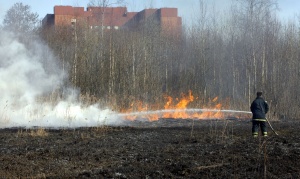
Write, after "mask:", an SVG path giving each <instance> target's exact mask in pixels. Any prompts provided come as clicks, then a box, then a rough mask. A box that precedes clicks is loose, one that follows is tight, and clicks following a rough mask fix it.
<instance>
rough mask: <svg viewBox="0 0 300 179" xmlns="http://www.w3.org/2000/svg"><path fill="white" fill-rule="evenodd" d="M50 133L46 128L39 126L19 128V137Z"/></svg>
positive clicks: (44, 135)
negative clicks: (35, 127)
mask: <svg viewBox="0 0 300 179" xmlns="http://www.w3.org/2000/svg"><path fill="white" fill-rule="evenodd" d="M48 135H49V132H47V131H46V130H45V129H44V128H37V129H30V130H27V129H26V130H25V131H23V129H19V130H18V133H17V137H21V136H32V137H47V136H48Z"/></svg>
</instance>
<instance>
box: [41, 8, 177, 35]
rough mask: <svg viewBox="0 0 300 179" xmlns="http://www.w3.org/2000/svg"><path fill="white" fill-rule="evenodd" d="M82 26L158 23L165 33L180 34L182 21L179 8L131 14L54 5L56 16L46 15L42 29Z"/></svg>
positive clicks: (129, 26)
mask: <svg viewBox="0 0 300 179" xmlns="http://www.w3.org/2000/svg"><path fill="white" fill-rule="evenodd" d="M75 23H76V25H83V26H86V27H89V28H90V29H96V28H103V29H108V30H113V29H114V30H118V29H130V30H134V29H138V28H139V26H141V25H142V24H143V25H144V24H145V23H147V24H150V25H151V23H155V24H157V25H158V26H159V27H160V28H161V30H162V31H168V33H169V32H176V33H178V32H181V26H182V21H181V17H178V12H177V8H160V9H144V10H142V11H140V12H128V11H127V8H126V7H88V8H87V9H86V11H85V9H84V8H83V7H72V6H55V7H54V14H47V15H46V16H45V17H44V19H43V21H42V24H43V27H50V26H54V27H56V26H62V25H64V26H72V25H74V24H75Z"/></svg>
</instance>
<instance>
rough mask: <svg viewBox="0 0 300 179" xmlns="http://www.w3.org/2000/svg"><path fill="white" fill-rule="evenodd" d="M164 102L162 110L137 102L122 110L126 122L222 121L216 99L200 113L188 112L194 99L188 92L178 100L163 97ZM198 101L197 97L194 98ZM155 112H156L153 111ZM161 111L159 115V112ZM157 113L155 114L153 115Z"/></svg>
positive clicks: (223, 116) (220, 108) (219, 106)
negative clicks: (139, 119)
mask: <svg viewBox="0 0 300 179" xmlns="http://www.w3.org/2000/svg"><path fill="white" fill-rule="evenodd" d="M164 98H165V100H166V102H165V104H164V109H163V110H159V109H149V108H148V105H147V104H145V105H144V104H143V103H142V102H141V101H137V102H135V103H132V104H131V108H130V109H127V110H122V112H123V113H124V114H126V115H125V116H126V119H127V120H136V119H137V118H143V119H148V120H149V121H156V120H158V119H159V118H174V119H223V118H225V114H224V113H223V112H222V111H221V110H222V104H221V103H217V101H218V97H215V98H213V99H212V100H211V102H209V105H208V106H204V107H203V108H205V109H207V110H203V111H202V112H199V111H198V112H188V111H187V109H188V108H187V107H188V105H189V104H191V103H192V102H194V99H195V97H194V96H193V94H192V91H191V90H190V91H189V92H188V95H185V94H183V93H182V94H181V97H180V98H176V100H173V98H172V97H171V96H165V97H164ZM196 99H198V97H197V98H196ZM210 109H211V110H210ZM153 110H157V111H153ZM160 111H162V112H161V113H160V114H159V112H160ZM155 112H157V113H155Z"/></svg>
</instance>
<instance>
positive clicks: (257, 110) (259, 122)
mask: <svg viewBox="0 0 300 179" xmlns="http://www.w3.org/2000/svg"><path fill="white" fill-rule="evenodd" d="M250 109H251V112H252V135H253V137H257V136H258V129H259V127H260V129H261V133H262V135H263V136H264V137H266V136H268V132H267V126H266V122H267V120H266V114H267V112H268V111H269V105H268V103H267V102H266V101H265V100H264V99H263V97H262V92H257V93H256V99H255V100H254V101H253V102H252V103H251V107H250Z"/></svg>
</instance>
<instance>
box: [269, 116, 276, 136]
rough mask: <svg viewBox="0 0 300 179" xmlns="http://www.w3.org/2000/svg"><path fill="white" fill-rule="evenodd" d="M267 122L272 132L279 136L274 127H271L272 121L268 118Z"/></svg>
mask: <svg viewBox="0 0 300 179" xmlns="http://www.w3.org/2000/svg"><path fill="white" fill-rule="evenodd" d="M266 120H267V122H268V124H269V126H270V128H271V130H272V131H273V132H274V134H275V135H278V134H277V132H276V131H275V130H274V128H273V127H272V125H271V123H270V121H269V120H268V118H266Z"/></svg>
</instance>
